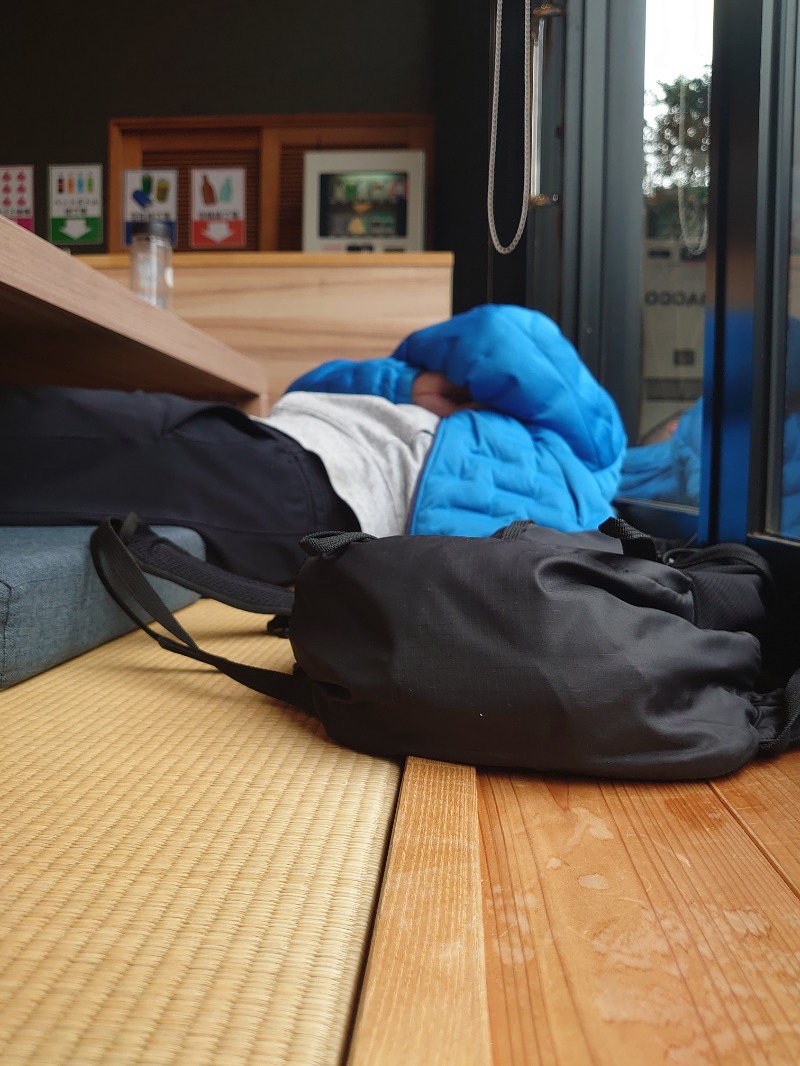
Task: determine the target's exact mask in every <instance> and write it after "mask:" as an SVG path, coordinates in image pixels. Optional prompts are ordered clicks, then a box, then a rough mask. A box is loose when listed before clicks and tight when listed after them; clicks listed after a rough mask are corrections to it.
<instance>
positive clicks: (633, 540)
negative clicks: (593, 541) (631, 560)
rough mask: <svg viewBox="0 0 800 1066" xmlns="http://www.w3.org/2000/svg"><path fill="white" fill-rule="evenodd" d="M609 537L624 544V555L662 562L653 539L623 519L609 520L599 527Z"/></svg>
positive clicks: (612, 518)
mask: <svg viewBox="0 0 800 1066" xmlns="http://www.w3.org/2000/svg"><path fill="white" fill-rule="evenodd" d="M597 528H598V529H599V530H600V532H601V533H605V535H606V536H607V537H613V538H614V539H615V540H618V541H619V542H620V543H621V544H622V553H623V555H632V556H634V557H635V558H637V559H649V560H650V562H653V563H658V562H660V561H661V556H660V555H659V552H658V548H656V544H655V541H654V540H653V538H652V537H648V535H647V534H646V533H642V531H641V530H640V529H637V528H636V526H632V525H631V524H630V523H629V522H626V521H625V520H624V519H622V518H614V517H611V518H607V519H606V520H605V522H603V523H602V524H601V525H599V526H598V527H597Z"/></svg>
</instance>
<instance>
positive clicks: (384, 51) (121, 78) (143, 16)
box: [0, 0, 522, 310]
mask: <svg viewBox="0 0 800 1066" xmlns="http://www.w3.org/2000/svg"><path fill="white" fill-rule="evenodd" d="M521 2H522V0H507V3H506V7H507V8H508V10H509V12H510V14H509V15H508V19H509V22H510V21H511V20H512V19H513V21H514V22H515V23H516V22H517V21H518V18H517V8H518V7H519V5H520V4H521ZM10 17H11V20H12V23H11V26H10V32H9V33H8V35H7V36H6V45H5V46H4V49H3V52H4V54H3V61H2V69H3V80H4V92H3V94H2V97H0V98H2V100H3V104H2V107H3V114H2V118H1V119H0V123H1V125H0V128H2V151H1V152H0V155H1V156H2V158H1V159H0V162H2V163H30V164H33V165H34V166H35V167H36V223H37V232H39V233H40V234H44V233H45V231H46V225H47V195H46V194H47V189H46V183H47V166H48V164H50V163H65V164H66V163H94V162H98V163H103V164H104V165H105V164H106V162H107V157H108V145H107V130H108V121H109V119H111V118H133V117H147V116H158V115H209V114H210V115H213V114H217V115H225V114H270V113H277V114H280V113H302V112H335V111H342V112H347V111H369V112H381V111H418V112H428V113H432V114H434V116H435V119H436V129H437V148H436V158H435V160H434V167H435V175H436V195H435V203H434V205H433V209H434V244H435V247H436V248H437V249H443V250H452V251H454V252H455V253H456V275H455V282H454V289H455V293H454V306H455V309H456V310H463V309H464V308H466V307H468V306H471V305H472V304H474V303H479V302H482V301H483V300H485V299H487V297H489V296H492V295H494V296H497V295H498V293H496V292H495V293H492V292H491V291H490V290H489V289H487V274H490V273H491V257H490V256H489V253H488V244H487V227H486V174H487V159H488V116H489V110H488V100H489V90H490V65H489V64H490V48H491V43H492V42H491V28H492V18H493V16H492V3H491V0H478V2H477V3H476V2H474V0H473V2H471V3H466V4H465V3H463V0H403V3H402V4H393V5H380V6H378V7H376V6H375V5H374V4H372V5H368V4H365V3H359V2H357V0H347V2H340V3H337V4H333V3H330V0H302V2H300V3H296V4H291V3H289V4H277V3H270V2H265V0H258V2H256V3H253V2H250V3H243V2H240V3H238V4H237V3H233V4H229V5H223V4H219V3H215V4H213V5H212V4H211V3H209V2H208V0H194V2H193V3H188V2H187V0H166V2H165V3H162V4H160V5H150V6H148V5H145V6H141V5H140V6H139V7H136V6H133V7H127V8H121V7H119V8H117V7H116V6H115V5H114V6H113V10H112V9H110V8H108V7H107V8H105V9H98V10H97V11H96V12H95V11H93V10H92V11H90V10H89V9H85V10H84V11H82V13H81V16H80V17H79V18H75V8H74V7H71V6H69V5H65V4H63V3H60V2H59V3H56V2H55V0H39V2H38V3H31V4H17V5H15V8H14V14H13V15H11V16H10ZM7 18H8V16H7ZM6 25H7V26H8V23H7V24H6ZM8 42H14V43H13V45H12V46H11V47H9V46H8ZM12 87H16V89H17V92H16V94H13V93H12V91H11V88H12ZM515 133H516V131H515ZM508 144H509V142H504V143H503V144H502V145H501V149H500V157H499V162H498V168H499V170H500V171H501V174H500V179H499V183H498V200H499V203H500V213H501V215H502V213H503V211H504V210H505V205H506V202H507V200H508V199H509V197H508V196H507V195H506V193H505V192H504V187H503V183H504V176H503V175H504V174H505V172H506V170H507V167H506V162H507V160H506V157H507V156H508V154H509V151H511V153H512V154H513V152H514V148H513V147H511V148H510V149H509V147H508ZM515 173H516V172H515ZM512 184H513V185H514V186H515V188H514V191H513V193H512V194H511V195H512V197H513V205H512V206H511V210H510V213H511V214H514V211H516V210H517V204H518V194H517V191H516V185H517V184H518V180H512ZM514 224H515V223H514V222H513V221H511V222H508V221H506V222H505V224H504V229H506V230H507V229H508V228H509V227H510V229H511V232H512V233H513V227H514ZM517 254H519V253H517ZM502 266H503V268H507V264H502ZM507 291H509V292H510V291H512V290H507ZM499 295H500V296H503V295H504V292H500V293H499Z"/></svg>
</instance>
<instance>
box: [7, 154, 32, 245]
mask: <svg viewBox="0 0 800 1066" xmlns="http://www.w3.org/2000/svg"><path fill="white" fill-rule="evenodd" d="M0 215H4V216H5V217H6V218H10V219H11V221H12V222H16V223H17V225H18V226H22V228H23V229H28V230H30V231H31V233H33V167H29V166H20V165H19V164H16V163H15V164H14V165H11V164H8V165H7V166H4V165H3V164H2V163H0Z"/></svg>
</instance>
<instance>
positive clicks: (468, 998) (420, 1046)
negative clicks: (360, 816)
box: [348, 759, 491, 1066]
mask: <svg viewBox="0 0 800 1066" xmlns="http://www.w3.org/2000/svg"><path fill="white" fill-rule="evenodd" d="M483 958H484V954H483V936H482V915H481V901H480V865H479V858H478V822H477V808H476V796H475V771H474V770H473V769H472V768H471V767H463V766H454V765H451V764H448V763H437V762H427V761H425V760H421V759H409V760H408V762H407V764H406V770H405V774H404V776H403V786H402V790H401V794H400V801H399V806H398V811H397V817H396V821H395V826H394V830H393V833H392V842H391V847H390V851H389V859H388V864H387V870H386V874H385V876H384V882H383V888H382V891H381V899H380V904H379V907H378V915H377V919H376V925H375V933H374V936H373V941H372V948H371V951H370V956H369V962H368V965H367V972H366V976H365V981H364V990H363V993H362V997H361V1003H360V1007H359V1013H358V1018H357V1021H356V1028H355V1033H354V1037H353V1043H352V1047H351V1054H350V1058H349V1060H348V1061H349V1064H350V1066H378V1064H380V1066H395V1064H396V1066H488V1064H489V1063H490V1061H491V1059H490V1049H489V1042H488V1022H487V1015H486V987H485V978H484V965H483Z"/></svg>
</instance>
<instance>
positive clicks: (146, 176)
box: [123, 170, 178, 245]
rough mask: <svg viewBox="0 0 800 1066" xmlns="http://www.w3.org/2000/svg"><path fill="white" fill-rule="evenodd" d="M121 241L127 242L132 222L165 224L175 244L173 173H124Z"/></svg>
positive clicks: (175, 178) (175, 179)
mask: <svg viewBox="0 0 800 1066" xmlns="http://www.w3.org/2000/svg"><path fill="white" fill-rule="evenodd" d="M124 186H125V188H124V194H123V196H124V205H123V227H124V230H123V241H124V243H125V244H130V243H131V235H132V234H131V231H132V229H133V224H134V222H151V221H156V222H165V223H166V224H167V225H168V226H169V232H170V240H171V241H172V244H173V245H174V244H175V236H176V226H177V219H178V171H177V170H126V171H125V181H124Z"/></svg>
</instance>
